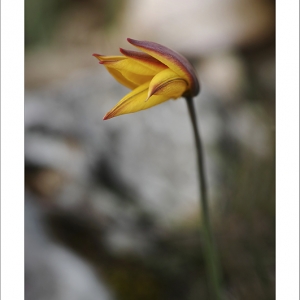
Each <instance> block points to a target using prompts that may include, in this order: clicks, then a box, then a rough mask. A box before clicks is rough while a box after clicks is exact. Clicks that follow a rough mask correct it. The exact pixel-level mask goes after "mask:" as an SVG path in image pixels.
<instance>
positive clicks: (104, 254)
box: [25, 0, 275, 300]
mask: <svg viewBox="0 0 300 300" xmlns="http://www.w3.org/2000/svg"><path fill="white" fill-rule="evenodd" d="M127 37H131V38H135V39H141V40H152V41H156V42H158V43H162V44H164V45H166V46H169V47H170V48H173V49H175V50H177V51H179V52H181V53H182V54H183V55H185V56H186V57H187V58H188V59H189V60H190V61H191V62H192V63H193V65H194V66H195V68H196V70H197V73H198V76H199V78H200V81H201V84H202V91H201V93H200V95H199V96H198V97H196V98H195V104H196V108H197V113H198V121H199V125H200V130H201V132H202V136H203V142H204V148H205V162H206V169H207V173H208V174H207V175H208V184H209V197H210V205H211V213H212V217H213V228H214V232H215V238H216V243H217V246H218V250H219V254H220V261H221V265H222V268H223V283H224V291H223V294H224V297H226V299H230V300H231V299H232V300H238V299H243V300H253V299H256V300H265V299H275V147H274V140H275V1H271V0H210V1H209V0H188V1H171V0H164V1H159V0H143V1H138V0H126V1H125V0H124V1H121V0H85V1H83V0H64V1H59V0H51V1H50V0H44V1H38V0H26V2H25V42H26V44H25V179H26V182H25V183H26V191H25V219H26V224H25V245H26V247H25V261H26V263H25V299H26V300H69V299H70V300H81V299H82V300H94V299H95V300H96V299H97V300H106V299H110V300H117V299H120V300H122V299H124V300H127V299H128V300H129V299H130V300H135V299H143V300H147V299H149V300H150V299H151V300H153V299H172V300H173V299H174V300H177V299H178V300H185V299H187V300H194V299H209V296H208V288H207V278H206V272H205V264H204V259H203V253H202V246H203V244H202V237H201V232H200V228H199V221H200V219H199V209H200V208H199V197H198V189H197V170H196V164H195V149H194V141H193V135H192V131H191V124H190V120H189V118H188V114H187V108H186V104H185V101H184V100H183V99H178V100H176V101H167V102H165V103H164V104H162V105H159V106H156V107H153V108H151V109H149V110H146V111H142V112H139V113H136V114H131V115H125V116H120V117H118V118H115V119H112V120H108V121H102V118H103V116H104V114H105V113H106V112H107V111H108V110H109V109H110V108H112V107H113V106H114V105H115V104H116V103H117V102H118V101H119V100H120V99H121V98H122V97H123V96H124V95H125V94H126V93H127V92H128V90H127V89H126V88H124V87H123V86H121V85H119V84H118V83H117V82H116V81H115V80H114V79H113V78H112V77H111V76H110V75H109V74H108V73H107V72H106V70H105V69H104V68H103V67H102V66H100V65H99V64H98V62H97V60H96V59H95V58H94V57H92V53H101V54H108V55H112V54H118V48H119V47H123V48H125V49H126V48H129V49H130V48H131V46H129V45H128V43H127V42H126V38H127Z"/></svg>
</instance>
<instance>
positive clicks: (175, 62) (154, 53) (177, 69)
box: [93, 38, 200, 120]
mask: <svg viewBox="0 0 300 300" xmlns="http://www.w3.org/2000/svg"><path fill="white" fill-rule="evenodd" d="M127 40H128V42H129V43H130V44H132V45H133V46H135V47H137V48H138V49H139V50H141V51H143V52H139V51H131V50H125V49H122V48H120V52H121V53H122V54H123V55H122V56H104V55H100V54H93V56H95V57H96V58H97V59H98V60H99V61H100V64H102V65H104V66H105V67H106V69H107V70H108V72H109V73H110V74H111V75H112V76H113V77H114V78H115V79H116V80H117V81H118V82H119V83H121V84H122V85H124V86H126V87H128V88H129V89H131V90H132V91H131V92H130V93H129V94H127V95H126V96H125V97H124V98H123V99H121V100H120V101H119V102H118V103H117V105H116V106H115V107H113V108H112V109H111V110H110V111H109V112H108V113H107V114H106V115H105V116H104V118H103V120H107V119H110V118H113V117H116V116H119V115H123V114H129V113H134V112H137V111H140V110H144V109H147V108H150V107H152V106H155V105H158V104H160V103H162V102H165V101H167V100H169V99H177V98H179V97H181V96H183V97H193V96H196V95H197V94H198V93H199V89H200V88H199V82H198V79H197V76H196V74H195V71H194V69H193V67H192V66H191V64H190V63H189V62H188V61H187V59H186V58H184V57H183V56H181V55H180V54H179V53H177V52H175V51H173V50H171V49H169V48H167V47H165V46H162V45H160V44H157V43H154V42H148V41H137V40H133V39H129V38H128V39H127Z"/></svg>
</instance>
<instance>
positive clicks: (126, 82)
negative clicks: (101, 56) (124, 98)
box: [107, 68, 139, 90]
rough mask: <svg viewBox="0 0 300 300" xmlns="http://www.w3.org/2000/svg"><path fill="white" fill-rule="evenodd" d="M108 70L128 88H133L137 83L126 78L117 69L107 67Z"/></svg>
mask: <svg viewBox="0 0 300 300" xmlns="http://www.w3.org/2000/svg"><path fill="white" fill-rule="evenodd" d="M107 70H108V72H109V73H110V74H111V75H112V76H113V77H114V78H115V79H116V80H117V81H118V82H119V83H121V84H122V85H124V86H126V87H128V88H129V89H131V90H132V89H135V88H136V87H137V86H139V84H137V83H133V82H132V81H130V80H128V79H127V78H126V77H124V75H123V74H122V73H120V72H119V71H118V70H114V69H110V68H107Z"/></svg>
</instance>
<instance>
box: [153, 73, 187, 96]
mask: <svg viewBox="0 0 300 300" xmlns="http://www.w3.org/2000/svg"><path fill="white" fill-rule="evenodd" d="M187 88H188V84H187V82H186V80H185V79H183V78H180V77H179V76H178V75H177V74H176V73H175V72H174V71H172V70H170V69H166V70H164V71H161V72H160V73H158V74H157V75H155V76H154V77H153V79H152V80H151V82H150V85H149V91H148V98H150V97H151V96H152V95H165V96H166V97H168V98H169V99H171V98H173V99H177V98H178V97H180V96H182V94H183V93H184V92H185V91H186V90H187ZM149 101H152V97H151V99H150V100H149Z"/></svg>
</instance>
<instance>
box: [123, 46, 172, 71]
mask: <svg viewBox="0 0 300 300" xmlns="http://www.w3.org/2000/svg"><path fill="white" fill-rule="evenodd" d="M120 52H121V53H122V54H124V55H125V56H126V57H128V58H131V59H134V60H136V61H138V62H139V63H140V64H142V65H145V66H147V67H148V68H150V69H152V70H153V71H155V72H157V73H158V72H160V71H162V70H164V69H166V68H167V66H166V65H164V64H163V63H162V62H160V61H159V60H157V59H156V58H154V57H152V56H151V55H149V54H147V53H144V52H138V51H131V50H125V49H123V48H120Z"/></svg>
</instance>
